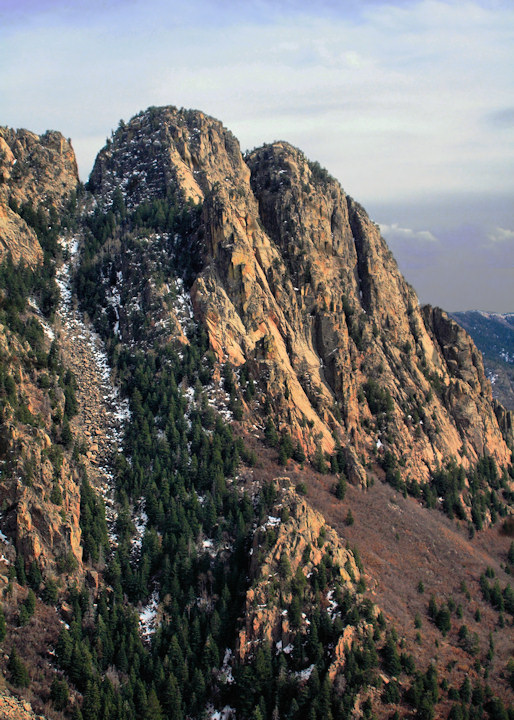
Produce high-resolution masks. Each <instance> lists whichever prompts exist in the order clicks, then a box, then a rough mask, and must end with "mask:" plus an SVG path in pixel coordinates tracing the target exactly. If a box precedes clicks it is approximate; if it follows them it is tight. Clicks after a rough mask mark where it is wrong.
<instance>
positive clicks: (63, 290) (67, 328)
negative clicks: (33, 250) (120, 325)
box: [40, 238, 130, 544]
mask: <svg viewBox="0 0 514 720" xmlns="http://www.w3.org/2000/svg"><path fill="white" fill-rule="evenodd" d="M60 244H61V247H62V249H63V251H64V256H65V257H67V260H66V261H65V262H64V263H63V265H62V266H61V267H60V268H59V269H58V271H57V274H56V282H57V285H58V286H59V290H60V295H61V298H60V302H59V306H58V310H57V316H58V318H59V320H60V323H61V328H62V330H61V332H62V333H64V334H66V336H67V339H68V340H69V344H70V346H71V348H72V349H71V352H72V353H73V347H74V346H75V344H76V345H77V347H78V346H81V347H82V348H84V347H85V349H86V350H85V351H86V352H87V353H88V354H89V357H90V358H91V361H92V365H93V367H92V368H90V369H91V370H92V372H93V374H94V376H95V381H96V384H97V385H98V386H99V391H100V395H101V404H102V417H101V431H102V433H103V436H102V443H103V446H104V447H107V448H109V452H108V453H104V457H102V458H99V459H101V460H102V464H99V466H98V471H99V472H98V474H99V476H100V477H99V478H98V479H97V482H96V483H95V486H96V488H97V490H99V491H100V493H101V494H102V496H103V499H104V502H105V508H106V517H107V524H108V528H109V538H110V541H111V544H116V535H115V532H114V524H115V519H116V513H115V508H114V481H115V479H114V473H113V468H112V467H111V459H112V458H113V457H114V456H115V453H116V452H117V450H118V449H119V448H120V447H121V444H122V440H123V433H124V426H125V423H126V422H127V420H128V419H129V418H130V410H129V405H128V400H125V399H122V398H121V396H120V392H119V389H118V387H117V386H116V385H115V384H114V383H113V381H112V379H111V368H110V365H109V360H108V357H107V354H106V352H105V347H104V344H103V341H102V339H101V338H100V337H99V335H98V334H97V333H96V332H95V331H94V330H93V328H92V327H91V325H90V324H88V323H86V322H85V320H84V316H83V314H82V313H81V312H80V311H79V309H78V308H77V307H76V305H75V303H74V301H73V291H72V275H73V272H74V269H75V267H76V264H77V262H78V249H79V242H78V239H77V238H70V239H65V238H61V239H60ZM40 322H41V320H40ZM42 324H43V328H44V329H45V325H44V323H42ZM48 331H52V329H51V328H47V329H45V332H47V334H48V335H49V337H51V335H50V332H48ZM77 357H78V358H79V359H80V355H77ZM77 370H78V371H77ZM84 371H85V368H84ZM75 375H76V376H77V382H78V383H79V384H80V382H81V380H82V378H81V377H80V375H81V373H80V368H78V369H77V368H75ZM105 455H108V456H109V457H106V456H105Z"/></svg>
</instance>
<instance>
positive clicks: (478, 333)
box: [451, 310, 514, 410]
mask: <svg viewBox="0 0 514 720" xmlns="http://www.w3.org/2000/svg"><path fill="white" fill-rule="evenodd" d="M451 316H452V317H453V318H454V319H455V320H456V321H457V322H458V323H459V325H461V326H462V327H463V328H465V329H466V330H467V331H468V333H469V334H470V335H471V337H472V338H473V340H474V341H475V344H476V346H477V347H478V349H479V350H480V351H481V353H482V355H483V356H484V365H485V370H486V373H487V376H488V377H489V380H490V381H491V384H492V386H493V395H494V397H496V398H497V399H498V400H499V401H500V402H501V403H502V405H504V407H506V408H508V409H509V410H514V313H504V314H501V313H489V312H481V311H480V310H468V311H466V312H456V313H452V314H451Z"/></svg>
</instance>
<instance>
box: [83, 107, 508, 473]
mask: <svg viewBox="0 0 514 720" xmlns="http://www.w3.org/2000/svg"><path fill="white" fill-rule="evenodd" d="M90 188H91V189H92V190H93V192H95V194H96V196H97V197H98V198H99V199H101V202H102V203H103V204H104V205H105V207H106V208H109V207H111V206H113V203H114V195H115V191H116V189H118V192H119V191H121V192H122V195H123V199H124V201H125V203H126V206H127V208H129V209H135V208H137V207H138V205H140V204H141V203H149V202H152V201H155V200H165V199H166V198H168V200H169V201H170V202H171V201H172V202H174V203H175V204H178V205H182V206H183V204H184V203H185V202H188V203H190V204H193V205H195V206H196V207H197V208H198V212H200V207H201V215H200V218H199V221H198V224H197V227H196V228H195V230H194V233H189V234H188V237H187V244H184V243H183V242H182V244H181V241H178V244H177V245H176V246H175V247H174V254H175V258H176V259H180V261H181V262H182V263H184V262H186V263H187V262H188V264H189V268H188V270H189V275H188V278H189V279H190V281H193V280H194V282H193V285H192V288H191V297H192V300H193V305H194V308H195V314H196V316H197V318H198V319H200V320H201V321H202V323H204V324H205V327H206V328H207V330H208V333H209V338H210V343H211V346H212V348H213V349H214V351H215V353H216V355H217V358H218V360H219V361H222V362H224V361H227V360H228V361H230V362H231V363H232V364H233V365H235V366H242V365H246V367H247V370H248V372H249V374H250V376H251V377H252V378H253V380H254V381H255V382H256V383H257V386H258V389H259V391H260V392H261V397H266V398H267V399H268V402H269V403H271V406H272V414H273V419H274V421H275V424H276V425H277V427H278V429H279V430H285V429H287V430H288V431H289V432H291V433H292V435H293V438H294V439H297V440H298V441H300V442H301V444H302V445H303V447H304V448H305V449H306V450H308V451H309V452H310V453H311V454H313V453H314V451H315V449H316V447H317V446H318V445H321V447H322V449H323V450H324V451H327V452H332V451H333V450H334V446H335V442H339V443H340V444H341V445H342V446H343V447H344V448H345V452H346V461H347V472H348V473H349V475H350V477H352V478H354V479H358V480H359V481H360V482H361V483H363V484H365V483H366V471H365V466H366V465H369V464H370V463H371V464H373V463H375V462H377V461H379V462H380V460H381V458H383V456H384V455H385V454H387V452H389V453H391V454H392V455H393V456H394V457H395V459H396V461H398V462H399V463H400V464H401V466H402V467H404V468H405V472H404V473H403V474H404V476H406V477H410V478H411V479H412V480H413V481H415V482H426V481H427V480H428V479H429V476H430V472H431V471H433V470H434V469H435V468H437V467H438V466H440V465H444V464H445V463H446V462H447V461H448V460H449V459H450V458H454V459H456V460H457V462H458V463H459V464H460V463H462V464H463V465H464V467H466V468H470V467H473V466H474V465H475V464H476V462H477V460H478V458H480V457H481V456H482V455H483V454H484V453H486V454H488V455H490V456H491V457H493V458H494V459H495V461H496V462H497V464H498V465H499V466H500V467H502V468H504V467H507V466H508V464H509V463H510V450H509V449H508V446H507V442H512V433H511V432H510V433H509V431H508V428H507V430H506V432H505V437H504V436H503V435H502V430H501V428H500V427H499V425H498V421H497V418H496V416H495V413H494V410H493V406H492V404H491V388H490V384H489V382H488V381H487V379H486V377H485V374H484V370H483V365H482V361H481V358H480V355H479V353H478V352H477V350H476V348H475V347H474V345H473V343H472V341H471V340H470V339H469V337H468V336H467V335H466V333H465V332H464V331H462V329H461V328H459V327H458V325H457V324H456V323H454V322H453V321H451V320H450V319H449V318H448V317H447V316H446V315H445V313H443V312H442V311H440V310H438V309H432V308H428V307H427V308H424V309H421V308H419V305H418V301H417V298H416V295H415V293H414V291H413V290H412V288H410V287H409V286H408V285H407V284H406V283H405V281H404V280H403V278H402V276H401V275H400V273H399V271H398V268H397V266H396V263H395V262H394V260H393V258H392V256H391V253H390V251H389V250H388V248H387V247H386V245H385V242H384V240H383V239H382V238H381V237H380V234H379V231H378V228H377V227H376V226H375V225H374V224H373V223H372V222H371V221H370V220H369V218H368V217H367V215H366V213H365V212H364V210H363V209H362V208H361V207H360V206H359V205H358V204H357V203H355V202H354V201H353V200H352V199H351V198H349V197H348V196H346V194H345V193H344V191H343V190H342V189H341V187H340V186H339V184H338V183H337V182H336V181H335V180H333V179H332V178H330V177H329V176H328V175H327V174H326V173H325V172H324V171H322V170H321V168H319V166H317V165H316V164H313V163H309V162H308V161H307V160H306V158H305V157H304V155H303V154H302V153H301V152H300V151H298V150H296V149H295V148H293V147H291V146H289V145H287V144H286V143H276V144H275V145H273V146H269V147H265V148H262V149H260V150H256V151H254V152H252V153H251V154H250V155H249V156H248V157H247V158H246V162H245V161H244V159H243V158H242V156H241V153H240V150H239V146H238V144H237V141H236V140H235V138H234V137H233V136H232V135H231V133H229V132H228V131H227V130H226V129H225V128H224V127H223V126H222V125H221V123H219V122H217V121H215V120H213V119H212V118H208V117H207V116H205V115H203V114H202V113H199V112H193V111H177V110H175V109H173V108H152V109H150V110H149V111H147V112H146V113H142V114H140V115H139V116H136V117H135V118H134V119H133V120H132V121H131V122H130V123H129V124H128V125H126V126H122V127H120V128H119V129H118V131H117V132H116V133H115V134H114V136H113V140H112V142H111V143H110V144H109V146H108V147H106V148H105V149H104V150H103V151H102V152H101V153H100V155H99V157H98V159H97V162H96V164H95V167H94V170H93V173H92V175H91V179H90ZM175 240H176V238H175ZM170 244H171V243H170ZM186 255H189V257H185V256H186ZM186 281H187V279H186ZM252 410H255V408H252ZM334 438H335V440H334Z"/></svg>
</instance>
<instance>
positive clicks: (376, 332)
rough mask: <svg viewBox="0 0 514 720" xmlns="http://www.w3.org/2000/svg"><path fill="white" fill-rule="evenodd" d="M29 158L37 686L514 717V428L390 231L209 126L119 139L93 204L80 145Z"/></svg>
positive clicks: (15, 662)
mask: <svg viewBox="0 0 514 720" xmlns="http://www.w3.org/2000/svg"><path fill="white" fill-rule="evenodd" d="M0 137H1V138H2V139H3V142H4V145H2V152H3V154H2V163H3V165H2V168H4V169H3V170H2V178H3V183H2V185H0V192H1V198H3V200H2V202H3V206H2V207H4V208H5V216H6V218H7V221H8V223H7V224H6V225H5V228H6V229H5V230H3V229H2V228H3V227H4V226H2V227H1V228H0V233H2V234H1V239H2V242H3V245H4V247H5V252H6V253H8V254H7V255H6V259H5V260H4V262H3V264H2V266H1V281H2V289H3V290H2V305H1V308H0V323H1V329H2V338H3V341H2V367H1V373H2V374H1V377H0V380H1V390H2V394H1V398H2V426H1V432H2V434H1V437H2V443H1V447H0V451H1V459H2V462H3V471H2V476H1V478H0V498H1V500H2V515H1V517H0V529H1V530H2V537H1V539H2V543H3V545H4V554H3V556H2V559H1V560H0V581H1V582H2V583H3V585H2V587H3V591H2V592H3V613H4V616H5V619H6V630H5V632H2V622H1V617H0V635H2V634H3V635H4V637H3V638H2V642H3V646H4V649H5V657H4V659H3V660H2V661H1V662H2V664H3V665H2V666H3V668H4V671H5V674H6V677H7V680H8V681H9V687H10V688H11V689H14V688H15V687H18V688H19V687H23V686H25V685H27V684H28V690H25V691H24V692H25V693H26V695H25V697H26V698H27V699H29V700H30V701H31V702H32V703H33V706H34V708H35V709H36V710H37V711H38V712H43V711H44V713H45V715H46V716H47V717H56V718H57V717H63V713H64V716H66V714H74V716H75V717H80V716H81V717H83V718H85V720H90V719H91V720H95V719H97V718H99V717H102V718H113V719H114V718H120V719H121V718H140V717H141V718H147V717H148V718H154V717H155V718H159V717H170V718H182V717H202V716H204V715H206V716H212V717H222V716H223V717H226V718H228V717H230V716H234V715H235V716H237V717H238V718H255V719H257V718H261V719H262V720H264V718H268V717H269V718H286V717H287V718H289V717H291V718H304V717H305V718H307V717H308V718H311V717H312V718H318V717H319V718H321V717H327V716H329V717H330V716H331V717H333V718H346V717H356V716H362V717H373V716H375V717H390V716H391V715H392V714H395V716H396V717H407V716H410V715H411V714H412V713H413V712H415V713H416V716H419V717H427V718H429V717H434V714H435V716H437V717H446V716H448V715H451V717H482V716H485V717H490V718H495V717H497V716H498V717H510V716H512V713H513V710H512V701H513V687H512V685H513V677H514V670H513V667H512V665H514V662H510V663H509V657H510V653H511V652H512V647H511V643H510V641H509V633H510V628H511V627H512V622H513V611H514V597H513V593H512V588H511V586H510V584H509V575H510V572H511V571H512V568H513V565H514V545H512V544H511V539H510V538H511V536H512V533H513V532H514V531H513V527H512V518H511V514H512V503H513V500H514V480H513V478H514V473H513V469H512V464H511V462H512V461H511V449H512V445H513V440H514V437H513V426H512V414H511V413H509V412H508V411H507V410H505V409H504V408H503V407H502V406H501V405H500V404H499V403H498V402H497V401H495V400H493V398H492V393H491V385H490V383H489V381H488V379H487V377H486V374H485V372H484V367H483V363H482V358H481V355H480V353H479V352H478V350H477V348H476V347H475V345H474V343H473V341H472V340H471V338H470V337H469V335H468V334H467V333H466V332H465V330H464V329H462V327H460V325H458V324H457V323H456V322H455V321H454V320H452V319H451V318H450V317H449V316H448V315H447V314H446V313H444V312H443V311H442V310H440V309H438V308H431V307H429V306H425V307H420V306H419V303H418V300H417V297H416V294H415V292H414V290H413V289H412V288H411V287H410V286H409V285H408V284H407V283H406V282H405V280H404V279H403V277H402V276H401V274H400V272H399V270H398V267H397V265H396V263H395V261H394V258H393V257H392V255H391V253H390V251H389V249H388V248H387V246H386V244H385V241H384V240H383V239H382V238H381V237H380V233H379V230H378V227H377V226H376V225H375V224H374V223H373V222H372V221H371V220H370V219H369V217H368V216H367V214H366V212H365V211H364V209H363V208H362V207H361V206H360V205H359V204H358V203H356V202H355V201H354V200H353V199H352V198H350V197H349V196H348V195H347V194H346V193H345V192H344V190H343V189H342V188H341V186H340V185H339V183H338V182H337V181H336V180H335V179H334V178H332V177H330V176H329V175H328V173H327V172H326V171H325V170H324V169H323V168H321V167H320V166H319V165H318V164H317V163H315V162H312V161H309V160H308V159H307V158H306V157H305V156H304V155H303V153H302V152H301V151H300V150H298V149H296V148H294V147H292V146H291V145H289V144H288V143H285V142H276V143H273V144H272V145H266V146H263V147H262V148H259V149H256V150H253V151H251V152H249V153H247V154H246V155H243V154H242V153H241V150H240V147H239V144H238V142H237V140H236V138H235V137H234V136H233V135H232V134H231V133H230V132H229V131H228V130H227V129H226V128H224V126H223V125H222V124H221V123H220V122H218V121H217V120H214V119H213V118H210V117H208V116H206V115H204V114H203V113H201V112H198V111H191V110H178V109H176V108H173V107H164V108H149V109H148V110H146V111H144V112H142V113H139V114H138V115H136V116H135V117H134V118H132V119H131V120H130V122H128V123H124V122H120V125H119V127H118V129H117V130H116V131H115V132H114V133H113V135H112V137H111V138H110V139H109V140H108V142H107V144H106V146H105V147H104V148H103V149H102V150H101V151H100V152H99V154H98V157H97V159H96V162H95V165H94V168H93V171H92V173H91V176H90V178H89V182H88V183H87V186H86V187H85V188H84V187H83V186H82V185H81V184H80V183H79V182H78V178H77V175H76V164H75V161H74V157H73V154H72V149H71V145H70V144H69V142H67V141H65V140H64V139H63V138H61V136H59V135H58V134H57V133H47V134H45V135H43V136H41V137H38V136H35V135H33V134H32V133H29V132H28V131H16V132H14V131H12V130H8V129H3V130H2V131H1V132H0ZM4 146H5V147H4ZM13 648H14V650H15V651H16V652H14V653H13ZM16 653H17V654H16ZM13 655H14V659H13ZM20 663H21V665H20ZM20 667H23V668H26V670H25V674H24V673H23V671H22V670H21V669H20ZM27 673H28V674H27ZM509 704H510V709H506V708H508V707H509ZM79 708H80V710H79ZM222 708H223V709H222ZM217 709H218V710H217ZM79 712H80V715H79ZM216 713H218V714H216ZM507 713H510V715H508V714H507Z"/></svg>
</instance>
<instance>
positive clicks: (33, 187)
mask: <svg viewBox="0 0 514 720" xmlns="http://www.w3.org/2000/svg"><path fill="white" fill-rule="evenodd" d="M78 181H79V178H78V170H77V163H76V160H75V153H74V151H73V148H72V147H71V143H70V141H69V140H65V138H64V137H63V136H62V135H61V133H58V132H55V131H52V130H49V131H48V132H46V133H45V134H44V135H36V134H35V133H32V132H30V131H28V130H13V129H11V128H6V127H0V254H2V255H3V254H6V253H8V252H10V253H11V255H12V257H13V260H14V262H15V263H17V262H19V261H20V260H23V261H24V262H25V263H26V264H28V265H30V266H34V265H36V264H39V263H40V262H41V261H42V259H43V252H42V249H41V246H40V244H39V241H38V239H37V236H36V233H35V232H34V230H33V228H32V227H30V225H29V224H27V222H26V221H25V220H24V219H23V217H22V216H20V211H21V209H22V208H23V206H28V205H30V207H31V209H32V210H33V211H35V212H37V211H38V210H39V209H40V208H41V210H42V211H43V212H44V213H45V214H47V213H48V212H49V211H50V209H51V208H53V209H54V210H55V211H57V212H61V211H62V210H63V209H64V207H65V205H66V203H67V202H68V199H69V197H70V194H71V193H73V192H74V191H75V190H76V189H77V184H78ZM22 215H26V213H23V212H22Z"/></svg>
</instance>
